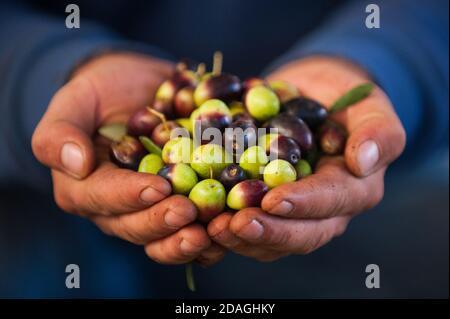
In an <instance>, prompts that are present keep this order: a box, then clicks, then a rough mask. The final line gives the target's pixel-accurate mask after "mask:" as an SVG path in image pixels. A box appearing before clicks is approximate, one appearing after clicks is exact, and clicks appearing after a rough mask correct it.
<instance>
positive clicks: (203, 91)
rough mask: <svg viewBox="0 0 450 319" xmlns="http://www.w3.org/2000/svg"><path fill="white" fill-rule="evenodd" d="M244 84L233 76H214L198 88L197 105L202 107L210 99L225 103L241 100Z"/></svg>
mask: <svg viewBox="0 0 450 319" xmlns="http://www.w3.org/2000/svg"><path fill="white" fill-rule="evenodd" d="M241 95H242V84H241V81H240V80H239V78H238V77H237V76H235V75H231V74H219V75H213V76H211V77H209V78H207V79H205V80H203V81H202V82H200V84H199V85H198V86H197V88H196V89H195V92H194V99H195V104H196V105H197V106H200V105H202V104H203V103H204V102H206V101H207V100H210V99H219V100H221V101H223V102H225V103H228V102H231V101H233V100H239V98H240V97H241Z"/></svg>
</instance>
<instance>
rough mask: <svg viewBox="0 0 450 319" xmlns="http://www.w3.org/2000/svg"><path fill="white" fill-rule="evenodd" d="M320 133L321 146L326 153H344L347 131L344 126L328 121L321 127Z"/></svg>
mask: <svg viewBox="0 0 450 319" xmlns="http://www.w3.org/2000/svg"><path fill="white" fill-rule="evenodd" d="M318 134H319V142H320V143H319V144H320V148H321V150H322V151H323V152H324V153H325V154H327V155H340V154H343V153H344V149H345V144H346V141H347V133H346V131H345V129H344V128H343V127H342V126H340V125H339V124H337V123H334V122H331V121H328V122H326V123H325V124H324V125H323V126H322V127H321V128H320V130H319V133H318Z"/></svg>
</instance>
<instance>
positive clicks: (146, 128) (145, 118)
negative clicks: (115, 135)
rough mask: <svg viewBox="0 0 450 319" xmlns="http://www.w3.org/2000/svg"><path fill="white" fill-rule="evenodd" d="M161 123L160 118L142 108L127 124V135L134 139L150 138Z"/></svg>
mask: <svg viewBox="0 0 450 319" xmlns="http://www.w3.org/2000/svg"><path fill="white" fill-rule="evenodd" d="M159 123H161V119H160V118H159V117H157V116H156V115H155V114H153V113H151V112H150V111H149V110H148V109H147V108H146V107H145V108H142V109H140V110H138V111H136V112H135V113H133V115H131V117H130V118H129V120H128V123H127V134H128V135H131V136H134V137H139V136H150V135H151V134H152V132H153V129H154V128H155V127H156V125H158V124H159Z"/></svg>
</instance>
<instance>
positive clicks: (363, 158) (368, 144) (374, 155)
mask: <svg viewBox="0 0 450 319" xmlns="http://www.w3.org/2000/svg"><path fill="white" fill-rule="evenodd" d="M379 157H380V152H379V149H378V145H377V143H375V142H374V141H373V140H368V141H365V142H364V143H362V144H361V145H360V146H359V149H358V155H357V161H358V166H359V169H360V170H361V173H362V174H363V175H366V174H368V173H370V171H371V170H372V169H373V168H374V166H375V164H376V163H377V162H378V159H379Z"/></svg>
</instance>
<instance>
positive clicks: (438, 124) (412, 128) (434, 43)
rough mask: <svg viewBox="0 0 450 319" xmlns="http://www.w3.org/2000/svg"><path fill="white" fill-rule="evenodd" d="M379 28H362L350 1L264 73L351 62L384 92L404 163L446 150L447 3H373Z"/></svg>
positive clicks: (362, 15) (360, 13) (361, 5)
mask: <svg viewBox="0 0 450 319" xmlns="http://www.w3.org/2000/svg"><path fill="white" fill-rule="evenodd" d="M376 3H377V4H378V5H379V7H380V28H379V29H368V28H367V27H366V26H365V19H366V16H367V15H368V13H366V12H365V9H366V5H367V3H366V2H363V1H353V2H351V3H349V4H348V5H346V6H345V7H343V8H341V9H340V10H339V12H337V13H336V14H334V15H333V16H332V17H331V19H329V20H328V21H327V22H326V23H325V24H324V25H323V26H321V27H320V28H318V29H317V30H316V31H315V32H313V33H312V34H310V35H309V36H308V37H307V38H306V39H302V40H301V41H299V42H298V43H296V44H295V45H294V47H293V48H292V49H291V50H290V51H289V52H288V53H286V54H285V55H284V56H282V57H280V58H279V59H278V60H277V61H275V62H274V64H273V65H272V66H271V67H270V68H269V69H273V68H275V67H278V66H280V65H282V64H284V63H287V62H289V61H292V60H294V59H298V58H301V57H304V56H307V55H313V54H325V55H334V56H340V57H344V58H347V59H350V60H353V61H354V62H356V63H357V64H359V65H361V66H362V67H364V68H365V69H366V70H367V71H368V72H369V73H370V74H371V75H372V77H373V78H374V79H375V81H376V82H377V83H378V84H379V85H380V86H381V87H382V88H383V89H384V90H385V92H386V93H387V94H388V96H389V97H390V99H391V101H392V103H393V104H394V106H395V109H396V111H397V113H398V115H399V117H400V119H401V120H402V123H403V125H404V127H405V129H406V133H407V136H408V142H407V149H406V151H405V154H404V155H405V156H404V157H405V158H407V159H408V160H413V159H417V158H418V157H419V156H417V155H418V154H423V155H429V154H430V153H432V152H433V151H435V150H439V149H443V148H448V118H449V113H448V108H449V104H448V87H449V81H448V69H449V65H448V56H449V51H448V36H449V35H448V30H449V24H448V10H449V8H448V6H449V5H448V1H446V0H429V1H426V2H423V1H418V0H395V1H382V0H380V1H376Z"/></svg>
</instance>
